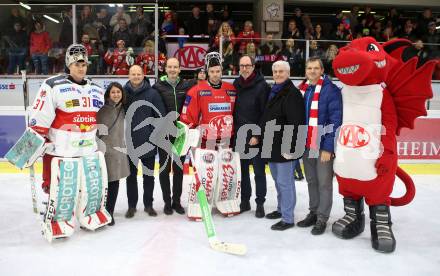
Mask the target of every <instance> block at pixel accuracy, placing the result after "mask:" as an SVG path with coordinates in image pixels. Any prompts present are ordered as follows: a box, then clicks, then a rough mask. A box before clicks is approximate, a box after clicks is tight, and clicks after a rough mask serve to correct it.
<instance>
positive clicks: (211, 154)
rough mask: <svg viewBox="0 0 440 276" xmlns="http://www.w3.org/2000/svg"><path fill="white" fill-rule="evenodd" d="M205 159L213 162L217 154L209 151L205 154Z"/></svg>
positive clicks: (207, 161)
mask: <svg viewBox="0 0 440 276" xmlns="http://www.w3.org/2000/svg"><path fill="white" fill-rule="evenodd" d="M202 158H203V161H205V162H206V163H208V164H211V163H212V162H214V159H215V156H214V154H213V153H211V152H207V153H205V154H203V157H202Z"/></svg>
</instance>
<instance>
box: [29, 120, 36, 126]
mask: <svg viewBox="0 0 440 276" xmlns="http://www.w3.org/2000/svg"><path fill="white" fill-rule="evenodd" d="M36 125H37V120H35V119H32V120H31V121H30V122H29V126H31V127H32V126H36Z"/></svg>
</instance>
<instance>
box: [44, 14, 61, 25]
mask: <svg viewBox="0 0 440 276" xmlns="http://www.w3.org/2000/svg"><path fill="white" fill-rule="evenodd" d="M43 17H44V18H46V19H47V20H50V21H52V22H54V23H57V24H58V23H60V21H58V20H56V19H55V18H53V17H50V16H49V15H46V14H45V15H43Z"/></svg>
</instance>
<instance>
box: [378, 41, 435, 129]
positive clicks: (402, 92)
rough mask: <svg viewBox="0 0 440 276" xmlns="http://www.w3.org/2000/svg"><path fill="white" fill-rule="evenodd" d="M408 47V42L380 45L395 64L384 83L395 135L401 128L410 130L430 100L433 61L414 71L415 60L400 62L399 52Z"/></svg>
mask: <svg viewBox="0 0 440 276" xmlns="http://www.w3.org/2000/svg"><path fill="white" fill-rule="evenodd" d="M410 45H411V42H409V41H408V40H404V39H396V40H391V41H389V42H387V43H385V44H384V45H383V48H384V49H385V51H387V52H388V54H390V55H391V56H392V57H393V58H395V59H396V60H398V64H397V65H396V66H395V69H394V70H392V73H390V75H389V77H388V79H387V81H386V85H387V90H388V91H389V92H390V94H391V96H392V97H393V101H394V104H395V106H396V112H397V117H398V125H397V131H396V134H397V135H399V134H400V130H401V129H402V128H403V127H407V128H410V129H413V128H414V121H415V119H416V118H417V117H420V116H426V114H427V113H426V100H428V99H431V98H432V96H433V94H432V86H431V79H432V72H433V70H434V67H435V65H436V64H437V61H435V60H432V61H429V62H427V63H425V64H424V65H423V66H421V67H419V68H418V69H416V66H417V61H418V59H417V57H414V58H412V59H410V60H408V61H407V62H403V61H402V52H403V50H404V49H405V48H406V47H409V46H410Z"/></svg>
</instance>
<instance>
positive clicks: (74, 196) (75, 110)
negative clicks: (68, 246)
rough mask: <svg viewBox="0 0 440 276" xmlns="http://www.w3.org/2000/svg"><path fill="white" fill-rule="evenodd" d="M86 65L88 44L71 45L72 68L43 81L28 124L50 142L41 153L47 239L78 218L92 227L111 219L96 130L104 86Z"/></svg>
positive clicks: (67, 230)
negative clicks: (86, 47)
mask: <svg viewBox="0 0 440 276" xmlns="http://www.w3.org/2000/svg"><path fill="white" fill-rule="evenodd" d="M87 65H88V57H87V51H86V49H85V48H84V46H83V45H80V44H72V45H71V46H69V48H67V52H66V66H67V68H69V74H68V75H59V76H55V77H52V78H48V79H47V80H45V81H44V83H43V84H42V85H41V88H40V90H39V91H38V94H37V97H36V99H35V102H34V104H33V107H32V111H31V115H30V121H29V124H30V127H31V128H32V129H34V130H35V131H36V132H38V133H39V134H41V135H42V136H43V137H45V139H46V140H47V143H48V144H51V145H52V146H51V147H47V151H46V154H45V155H44V156H43V185H42V186H43V189H44V191H45V192H46V193H48V194H49V199H48V205H47V211H46V214H45V217H44V221H43V224H42V227H43V235H44V236H45V238H46V239H47V240H48V241H52V240H54V239H59V238H65V237H69V236H71V235H72V234H73V232H74V229H75V222H76V218H78V221H79V223H80V225H81V226H82V227H83V228H85V229H88V230H95V229H98V228H100V227H103V226H105V225H107V224H108V223H109V222H110V221H111V216H110V214H109V213H108V212H107V211H106V210H105V204H106V199H107V169H106V166H105V160H104V156H103V154H102V153H101V152H97V144H96V136H95V135H96V129H97V124H96V117H97V113H98V110H99V109H100V108H101V107H102V106H103V103H104V91H103V90H102V89H101V88H100V87H99V86H98V85H96V84H94V83H93V82H92V81H91V80H90V79H88V78H86V73H87Z"/></svg>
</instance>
